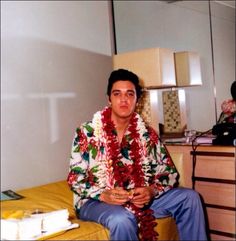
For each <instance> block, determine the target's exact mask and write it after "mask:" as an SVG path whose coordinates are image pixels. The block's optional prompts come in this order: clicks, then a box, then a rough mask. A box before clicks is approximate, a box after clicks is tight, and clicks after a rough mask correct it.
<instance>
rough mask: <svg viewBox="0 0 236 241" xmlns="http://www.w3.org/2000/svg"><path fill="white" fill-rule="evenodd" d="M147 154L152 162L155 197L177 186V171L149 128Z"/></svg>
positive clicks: (164, 148)
mask: <svg viewBox="0 0 236 241" xmlns="http://www.w3.org/2000/svg"><path fill="white" fill-rule="evenodd" d="M149 137H150V139H149V141H148V146H147V148H148V153H149V157H150V159H151V162H152V165H151V167H152V184H151V185H152V186H153V187H154V188H155V193H156V197H159V196H160V195H161V194H163V193H164V192H166V191H168V190H169V189H171V188H173V187H174V186H175V185H176V184H177V177H178V172H177V169H176V167H175V165H174V163H173V161H172V159H171V157H170V155H169V153H168V151H167V149H166V147H165V146H164V145H163V143H162V142H161V141H160V139H159V137H158V135H157V133H156V132H155V130H154V129H152V128H149Z"/></svg>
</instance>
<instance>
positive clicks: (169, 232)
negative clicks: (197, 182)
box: [1, 180, 178, 240]
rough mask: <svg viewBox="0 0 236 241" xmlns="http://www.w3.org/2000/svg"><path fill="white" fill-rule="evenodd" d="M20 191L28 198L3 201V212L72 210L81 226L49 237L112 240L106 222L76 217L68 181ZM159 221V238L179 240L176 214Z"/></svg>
mask: <svg viewBox="0 0 236 241" xmlns="http://www.w3.org/2000/svg"><path fill="white" fill-rule="evenodd" d="M17 193H19V194H20V195H22V196H24V198H22V199H19V200H10V201H1V213H4V212H8V211H11V212H12V211H17V210H23V211H26V212H35V211H42V212H50V211H54V210H59V209H68V211H69V213H70V215H69V219H70V221H71V222H72V223H78V224H79V227H78V228H74V229H71V230H67V231H64V232H60V233H57V234H55V235H52V236H50V237H47V238H46V239H47V240H109V231H108V230H107V229H106V228H104V227H103V226H102V225H100V224H97V223H94V222H85V221H82V220H80V219H78V218H77V217H76V215H75V212H74V208H73V201H72V200H73V194H72V192H71V190H70V188H69V187H68V184H67V182H66V181H65V180H62V181H58V182H54V183H49V184H46V185H41V186H36V187H32V188H28V189H24V190H18V191H17ZM157 223H158V225H157V227H156V230H157V232H158V234H159V237H158V240H178V232H177V228H176V224H175V221H174V219H173V218H172V217H166V218H161V219H157Z"/></svg>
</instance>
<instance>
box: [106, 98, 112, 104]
mask: <svg viewBox="0 0 236 241" xmlns="http://www.w3.org/2000/svg"><path fill="white" fill-rule="evenodd" d="M107 102H108V104H109V105H111V98H110V96H107Z"/></svg>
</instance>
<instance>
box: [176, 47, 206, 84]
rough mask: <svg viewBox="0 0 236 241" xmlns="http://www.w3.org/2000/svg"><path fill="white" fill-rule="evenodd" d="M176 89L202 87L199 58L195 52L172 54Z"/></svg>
mask: <svg viewBox="0 0 236 241" xmlns="http://www.w3.org/2000/svg"><path fill="white" fill-rule="evenodd" d="M174 56H175V73H176V82H177V86H178V87H184V86H194V85H202V78H201V66H200V56H199V54H198V53H196V52H190V51H182V52H176V53H174Z"/></svg>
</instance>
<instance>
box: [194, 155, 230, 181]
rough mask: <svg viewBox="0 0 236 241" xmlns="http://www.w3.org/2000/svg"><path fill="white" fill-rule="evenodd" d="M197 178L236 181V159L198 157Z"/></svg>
mask: <svg viewBox="0 0 236 241" xmlns="http://www.w3.org/2000/svg"><path fill="white" fill-rule="evenodd" d="M195 176H197V177H207V178H219V179H229V180H235V159H234V157H222V156H217V157H216V156H200V155H199V156H197V162H196V167H195Z"/></svg>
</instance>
